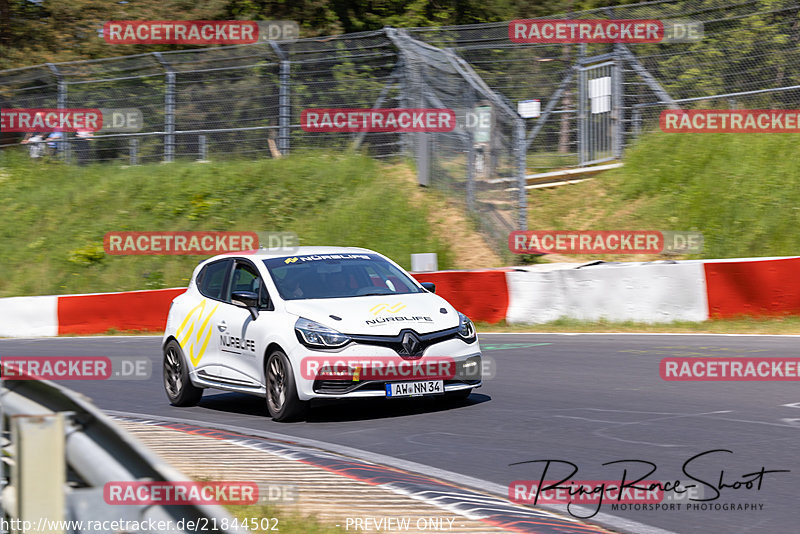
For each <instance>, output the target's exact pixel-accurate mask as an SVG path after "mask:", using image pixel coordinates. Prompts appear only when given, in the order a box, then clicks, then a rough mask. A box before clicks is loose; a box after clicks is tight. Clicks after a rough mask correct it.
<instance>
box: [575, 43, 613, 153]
mask: <svg viewBox="0 0 800 534" xmlns="http://www.w3.org/2000/svg"><path fill="white" fill-rule="evenodd" d="M618 65H619V63H618V61H616V58H615V57H614V56H613V55H612V54H607V55H603V56H597V57H594V58H588V59H585V60H583V61H581V64H580V65H579V66H578V161H579V163H580V165H581V166H584V165H591V164H593V163H601V162H604V161H610V160H614V159H618V158H619V157H620V156H621V155H622V129H621V124H622V121H621V113H622V106H621V97H622V91H621V89H622V88H621V78H620V69H619V66H618Z"/></svg>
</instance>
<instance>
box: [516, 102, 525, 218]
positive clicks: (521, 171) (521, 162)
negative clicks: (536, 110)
mask: <svg viewBox="0 0 800 534" xmlns="http://www.w3.org/2000/svg"><path fill="white" fill-rule="evenodd" d="M514 148H516V152H517V184H518V185H517V189H518V190H519V191H518V198H519V201H518V204H519V205H518V206H517V207H518V209H519V220H518V223H517V226H518V228H517V230H527V229H528V190H527V189H525V186H527V185H528V181H527V179H526V178H525V173H526V172H527V170H526V169H527V161H526V159H527V155H528V143H527V142H526V140H525V119H523V118H521V117H517V118H516V119H515V121H514Z"/></svg>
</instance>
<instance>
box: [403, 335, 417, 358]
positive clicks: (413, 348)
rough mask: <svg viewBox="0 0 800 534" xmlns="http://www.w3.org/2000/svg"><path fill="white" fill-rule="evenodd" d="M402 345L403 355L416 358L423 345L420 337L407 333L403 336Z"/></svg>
mask: <svg viewBox="0 0 800 534" xmlns="http://www.w3.org/2000/svg"><path fill="white" fill-rule="evenodd" d="M401 345H402V347H403V348H402V350H401V351H400V354H401V355H406V356H416V355H417V352H418V351H419V349H420V347H421V345H422V344H421V343H420V340H419V336H417V335H416V334H415V333H414V332H406V333H405V334H403V341H402V342H401Z"/></svg>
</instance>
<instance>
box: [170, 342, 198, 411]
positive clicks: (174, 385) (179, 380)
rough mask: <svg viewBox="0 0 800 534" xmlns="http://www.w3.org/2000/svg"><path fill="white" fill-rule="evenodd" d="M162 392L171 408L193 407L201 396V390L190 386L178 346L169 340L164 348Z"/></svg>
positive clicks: (187, 372)
mask: <svg viewBox="0 0 800 534" xmlns="http://www.w3.org/2000/svg"><path fill="white" fill-rule="evenodd" d="M162 369H163V377H164V391H165V392H166V394H167V398H168V399H169V402H170V404H172V405H173V406H194V405H195V404H197V403H198V402H200V398H201V397H202V396H203V388H199V387H197V386H195V385H194V384H192V381H191V380H190V379H189V369H188V367H187V365H186V358H185V357H184V355H183V350H182V349H181V346H180V344H179V343H178V342H177V341H175V340H174V339H173V340H170V341H169V342H168V343H167V344H166V346H164V363H163V367H162Z"/></svg>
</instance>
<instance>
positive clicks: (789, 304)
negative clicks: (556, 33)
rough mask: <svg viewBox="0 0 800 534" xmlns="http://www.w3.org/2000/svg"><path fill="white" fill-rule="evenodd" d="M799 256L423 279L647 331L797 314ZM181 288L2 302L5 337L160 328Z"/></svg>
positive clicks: (531, 317) (525, 307) (463, 301)
mask: <svg viewBox="0 0 800 534" xmlns="http://www.w3.org/2000/svg"><path fill="white" fill-rule="evenodd" d="M798 274H800V257H789V258H748V259H731V260H694V261H679V262H671V263H665V262H653V263H601V264H598V265H584V266H579V265H575V264H550V265H547V264H545V265H538V266H533V267H528V268H506V269H490V270H480V271H439V272H433V273H417V274H415V275H414V276H415V277H416V278H417V279H418V280H419V281H421V282H433V283H435V284H436V292H437V294H439V295H441V296H442V297H444V298H445V299H447V300H448V301H449V302H450V303H451V304H453V306H455V307H456V308H457V309H458V310H460V311H462V312H463V313H465V314H467V316H469V317H470V318H472V319H473V320H474V321H484V322H489V323H496V322H499V321H501V320H503V319H505V320H506V321H508V322H509V323H545V322H549V321H553V320H556V319H559V318H573V319H580V320H589V321H591V320H599V319H603V320H607V321H636V322H646V323H659V322H672V321H704V320H706V319H709V318H725V317H736V316H741V315H752V316H765V315H766V316H770V315H771V316H779V315H800V276H798ZM184 291H185V288H173V289H159V290H153V291H126V292H122V293H97V294H90V295H63V296H41V297H11V298H3V299H0V336H2V337H46V336H56V335H63V334H99V333H104V332H108V331H109V330H120V331H122V330H128V331H130V330H140V331H159V330H163V328H164V325H165V323H166V319H167V312H168V311H169V306H170V303H171V302H172V299H174V298H175V297H176V296H178V295H180V294H181V293H183V292H184Z"/></svg>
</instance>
